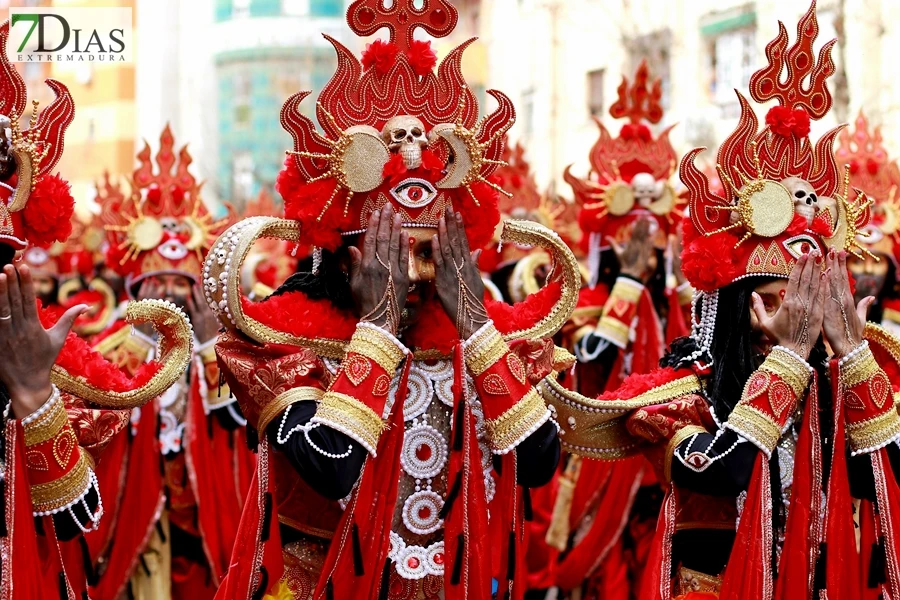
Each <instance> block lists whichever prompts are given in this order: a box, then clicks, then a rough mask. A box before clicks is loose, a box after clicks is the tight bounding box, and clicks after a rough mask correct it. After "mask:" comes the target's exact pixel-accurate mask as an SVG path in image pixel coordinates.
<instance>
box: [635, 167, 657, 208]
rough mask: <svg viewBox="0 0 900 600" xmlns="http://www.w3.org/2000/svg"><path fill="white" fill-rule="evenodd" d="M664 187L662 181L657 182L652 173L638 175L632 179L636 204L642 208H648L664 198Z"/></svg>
mask: <svg viewBox="0 0 900 600" xmlns="http://www.w3.org/2000/svg"><path fill="white" fill-rule="evenodd" d="M664 185H665V184H664V183H663V182H662V181H656V178H655V177H653V175H651V174H650V173H638V174H637V175H635V176H634V177H633V178H632V179H631V189H632V191H633V192H634V201H635V204H637V205H638V206H640V207H641V208H648V207H649V206H650V205H651V204H652V203H653V202H655V201H656V200H659V198H660V196H662V193H663V187H664Z"/></svg>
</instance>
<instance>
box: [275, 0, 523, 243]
mask: <svg viewBox="0 0 900 600" xmlns="http://www.w3.org/2000/svg"><path fill="white" fill-rule="evenodd" d="M457 18H458V17H457V12H456V9H455V8H453V6H452V5H451V4H450V3H449V2H447V1H446V0H436V1H431V2H426V3H425V4H424V6H423V7H422V8H421V9H420V8H416V7H415V5H414V4H413V3H411V2H394V3H392V5H391V6H390V7H389V8H386V7H385V6H384V4H383V3H381V2H370V1H365V0H358V1H357V2H354V3H353V4H352V5H351V6H350V8H349V9H348V13H347V21H348V23H349V25H350V28H351V29H352V30H353V32H354V33H356V34H357V35H360V36H366V35H371V34H373V33H375V32H376V31H378V30H380V29H382V28H387V29H388V31H389V34H390V37H389V39H388V40H387V41H384V40H375V41H374V42H372V43H371V44H369V45H368V47H367V48H366V50H365V51H364V52H363V55H362V59H361V60H360V59H357V58H356V57H355V56H354V55H353V54H352V53H351V52H350V51H349V50H348V49H347V48H345V47H344V46H343V45H341V44H340V43H339V42H338V41H336V40H334V39H333V38H331V37H329V36H327V35H326V36H325V38H326V39H327V40H328V41H329V42H331V44H332V45H333V46H334V48H335V51H336V52H337V55H338V67H337V71H336V72H335V74H334V76H333V77H332V79H331V81H329V82H328V84H327V85H326V86H325V88H324V89H323V90H322V93H321V94H320V95H319V100H318V102H317V104H316V115H317V117H318V121H319V123H320V125H321V126H322V128H323V130H324V135H322V134H320V133H319V132H318V131H316V127H315V125H314V124H313V122H312V121H311V120H310V119H308V118H307V117H305V116H303V115H302V114H301V112H300V110H299V105H300V102H301V101H303V99H304V98H306V96H308V95H309V92H299V93H297V94H294V95H293V96H291V97H290V98H289V99H288V100H287V102H285V104H284V107H283V108H282V110H281V123H282V126H283V127H284V128H285V129H286V130H287V131H288V132H289V133H290V134H291V136H292V137H293V139H294V149H293V151H292V152H289V153H288V154H289V156H288V157H287V160H286V161H285V166H284V169H283V170H282V172H281V174H280V175H279V177H278V182H277V184H276V189H277V190H278V191H279V193H281V195H282V196H283V197H284V202H285V211H284V212H285V216H286V217H287V218H289V219H295V220H297V221H299V222H300V223H301V232H300V242H301V243H309V244H312V245H314V246H318V247H321V248H326V249H330V250H334V249H336V248H337V247H338V246H339V245H340V244H341V236H342V235H350V234H355V233H359V232H362V231H364V230H365V228H366V224H367V222H368V218H369V215H370V214H371V213H372V212H373V211H375V210H377V209H379V208H381V207H382V206H384V205H385V204H387V203H390V204H391V205H392V206H393V207H394V208H395V209H396V210H397V212H398V213H399V214H400V215H401V218H402V219H403V223H404V225H406V226H407V227H436V226H437V221H438V219H439V218H440V216H441V214H442V213H443V211H444V209H445V208H446V207H447V206H452V207H453V209H454V210H457V211H460V212H462V213H463V217H464V220H465V223H466V232H467V234H468V237H469V243H470V245H471V247H473V248H479V247H482V246H484V245H485V244H486V243H488V242H489V241H490V240H491V238H492V236H493V233H494V228H495V227H496V225H497V223H498V221H499V218H500V215H499V211H498V207H497V205H498V195H499V194H501V193H505V192H504V191H503V190H502V189H501V188H500V187H499V186H497V185H496V184H495V183H494V182H493V181H491V180H490V177H491V175H492V173H493V172H494V170H495V169H496V168H497V166H498V165H500V164H501V161H500V158H501V155H502V151H503V139H502V138H503V134H504V133H505V132H506V131H507V130H508V129H509V128H510V126H512V124H513V122H514V120H515V110H514V109H513V105H512V103H511V102H510V100H509V98H507V97H506V95H504V94H503V93H501V92H498V91H495V90H489V91H488V94H490V95H491V96H492V97H493V98H494V99H495V100H496V101H497V103H498V107H497V109H496V110H495V111H494V112H493V113H491V114H490V115H487V116H486V117H484V118H482V119H481V120H479V119H478V102H477V100H476V98H475V95H474V94H473V93H472V91H471V90H470V89H469V88H468V87H467V85H466V82H465V79H464V78H463V75H462V70H461V62H462V55H463V51H464V50H465V49H466V47H468V46H469V44H471V43H472V41H474V40H470V41H468V42H465V43H463V44H462V45H460V46H459V47H457V48H456V49H455V50H453V51H452V52H451V53H450V54H449V55H448V56H447V57H446V58H444V60H443V61H442V62H441V63H440V65H437V57H436V56H435V54H434V52H433V51H432V49H431V44H430V42H427V41H420V40H414V39H413V31H414V30H415V29H417V28H422V29H424V30H425V31H426V32H428V33H429V34H430V35H432V36H433V37H444V36H446V35H448V34H449V33H450V32H451V31H452V30H453V29H454V27H455V26H456V22H457ZM435 65H437V68H436V69H435Z"/></svg>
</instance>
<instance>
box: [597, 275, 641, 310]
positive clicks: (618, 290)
mask: <svg viewBox="0 0 900 600" xmlns="http://www.w3.org/2000/svg"><path fill="white" fill-rule="evenodd" d="M643 291H644V286H642V285H641V284H639V283H638V282H636V281H633V280H631V279H628V278H622V277H620V278H618V279H616V283H615V284H614V285H613V289H612V291H611V292H610V293H609V298H608V299H607V300H606V306H612V305H613V304H614V303H615V301H616V300H625V301H626V302H630V303H631V304H637V303H638V302H639V301H640V299H641V292H643Z"/></svg>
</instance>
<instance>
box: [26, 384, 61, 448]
mask: <svg viewBox="0 0 900 600" xmlns="http://www.w3.org/2000/svg"><path fill="white" fill-rule="evenodd" d="M68 422H69V417H68V415H67V414H66V407H65V404H64V403H63V401H62V397H61V396H59V395H56V396H55V398H54V399H53V403H52V405H51V406H49V407H48V408H47V411H46V412H45V413H44V414H43V415H41V416H40V417H39V418H38V419H37V420H36V421H32V422H31V423H28V424H23V425H22V429H23V430H24V431H25V445H26V446H28V447H29V448H30V447H32V446H36V445H38V444H41V443H43V442H46V441H48V440H52V439H53V438H55V437H56V436H57V435H59V432H60V431H62V429H63V427H65V426H66V423H68Z"/></svg>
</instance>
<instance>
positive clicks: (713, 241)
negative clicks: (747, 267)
mask: <svg viewBox="0 0 900 600" xmlns="http://www.w3.org/2000/svg"><path fill="white" fill-rule="evenodd" d="M685 223H688V224H689V223H690V221H689V220H686V221H685ZM689 232H690V233H689ZM736 241H737V240H736V238H735V236H733V235H730V234H728V233H727V232H723V233H717V234H715V235H711V236H703V235H697V233H696V232H695V231H694V228H693V227H692V226H689V225H685V227H684V250H682V252H681V270H682V272H683V273H684V276H685V277H686V278H687V280H688V281H690V282H691V285H692V286H694V287H695V288H696V289H698V290H700V291H703V292H711V291H713V290H717V289H719V288H721V287H724V286H726V285H728V284H729V283H731V282H732V281H734V279H735V278H736V277H738V276H739V275H740V274H741V269H740V267H738V266H737V265H736V264H734V262H733V261H734V260H735V254H736V253H735V252H734V244H735V242H736ZM711 265H715V268H710V266H711Z"/></svg>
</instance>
